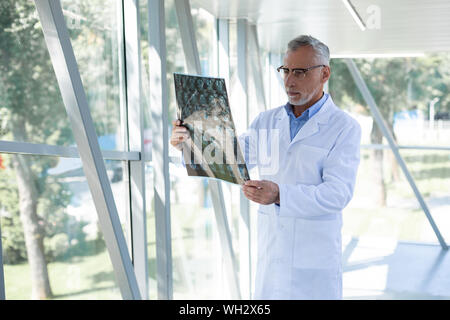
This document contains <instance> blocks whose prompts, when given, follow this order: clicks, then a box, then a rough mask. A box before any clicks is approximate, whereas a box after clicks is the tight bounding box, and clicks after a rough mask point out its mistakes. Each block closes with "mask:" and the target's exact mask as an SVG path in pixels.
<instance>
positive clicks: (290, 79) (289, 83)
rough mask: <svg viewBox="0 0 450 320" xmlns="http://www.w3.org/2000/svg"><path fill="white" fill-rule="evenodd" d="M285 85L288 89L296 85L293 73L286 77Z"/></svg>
mask: <svg viewBox="0 0 450 320" xmlns="http://www.w3.org/2000/svg"><path fill="white" fill-rule="evenodd" d="M284 85H285V86H286V87H292V86H294V85H295V79H294V77H293V75H292V72H289V73H288V74H287V75H285V76H284Z"/></svg>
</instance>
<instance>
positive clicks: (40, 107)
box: [0, 0, 75, 146]
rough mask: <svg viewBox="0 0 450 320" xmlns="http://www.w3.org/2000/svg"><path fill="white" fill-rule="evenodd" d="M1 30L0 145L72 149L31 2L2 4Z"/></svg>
mask: <svg viewBox="0 0 450 320" xmlns="http://www.w3.org/2000/svg"><path fill="white" fill-rule="evenodd" d="M0 30H1V32H0V57H1V59H0V140H9V141H20V142H32V143H45V144H50V145H62V146H69V145H72V144H74V141H75V140H74V138H73V134H72V129H71V126H70V123H69V120H68V118H67V114H66V110H65V108H64V104H63V102H62V99H61V95H60V92H59V87H58V83H57V81H56V77H55V74H54V71H53V66H52V64H51V61H50V57H49V54H48V51H47V47H46V44H45V41H44V35H43V33H42V29H41V27H40V22H39V20H38V16H37V12H36V9H35V6H34V3H33V2H32V1H23V0H22V1H2V2H1V5H0Z"/></svg>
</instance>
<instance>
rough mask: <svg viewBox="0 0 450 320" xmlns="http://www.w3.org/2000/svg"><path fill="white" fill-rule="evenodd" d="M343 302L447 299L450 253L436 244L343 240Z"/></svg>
mask: <svg viewBox="0 0 450 320" xmlns="http://www.w3.org/2000/svg"><path fill="white" fill-rule="evenodd" d="M343 268H344V278H343V291H344V299H350V300H359V299H389V300H391V299H420V300H425V299H450V253H449V250H446V251H444V250H442V249H441V247H440V246H439V244H424V243H408V242H398V241H397V240H396V239H388V238H373V237H362V238H351V237H347V238H345V237H344V238H343Z"/></svg>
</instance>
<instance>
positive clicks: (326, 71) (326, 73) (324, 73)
mask: <svg viewBox="0 0 450 320" xmlns="http://www.w3.org/2000/svg"><path fill="white" fill-rule="evenodd" d="M330 76H331V69H330V67H329V66H326V67H323V68H322V83H325V82H327V81H328V79H330Z"/></svg>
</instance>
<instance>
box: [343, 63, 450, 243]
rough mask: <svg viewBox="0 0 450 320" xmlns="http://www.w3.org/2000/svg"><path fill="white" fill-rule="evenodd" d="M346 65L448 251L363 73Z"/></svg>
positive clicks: (351, 65)
mask: <svg viewBox="0 0 450 320" xmlns="http://www.w3.org/2000/svg"><path fill="white" fill-rule="evenodd" d="M345 63H346V65H347V68H348V70H349V71H350V74H351V76H352V78H353V80H354V81H355V84H356V86H357V87H358V90H359V92H360V93H361V95H362V96H363V98H364V100H365V101H366V103H367V105H368V106H369V108H370V111H371V113H372V115H373V118H374V120H375V122H376V123H377V125H378V127H379V128H380V130H381V132H382V133H383V135H384V137H385V138H386V140H387V141H388V143H389V147H390V148H391V150H392V152H393V153H394V155H395V158H396V160H397V162H398V164H399V165H400V167H401V169H402V171H403V174H404V175H405V177H406V179H407V180H408V183H409V185H410V187H411V189H412V190H413V192H414V195H415V196H416V198H417V200H418V201H419V204H420V206H421V207H422V210H423V212H424V213H425V215H426V217H427V219H428V222H429V223H430V225H431V227H432V228H433V231H434V233H435V235H436V237H437V238H438V241H439V243H440V244H441V247H442V249H443V250H447V249H448V246H447V244H446V242H445V240H444V238H443V237H442V235H441V232H440V231H439V228H438V226H437V225H436V223H435V222H434V219H433V217H432V215H431V213H430V210H429V208H428V206H427V204H426V202H425V200H424V198H423V196H422V194H421V192H420V191H419V189H418V188H417V186H416V183H415V181H414V178H413V177H412V175H411V173H410V172H409V170H408V167H407V166H406V163H405V161H404V160H403V157H402V156H401V154H400V152H399V147H398V146H397V143H396V142H395V140H394V137H393V136H392V133H391V131H390V130H389V128H388V127H387V125H386V123H385V120H384V118H383V116H382V114H381V112H380V110H379V108H378V106H377V104H376V102H375V99H374V98H373V96H372V94H371V93H370V90H369V88H368V87H367V84H366V82H365V81H364V79H363V77H362V75H361V73H360V72H359V69H358V67H357V66H356V64H355V62H354V61H353V60H352V59H345Z"/></svg>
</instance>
